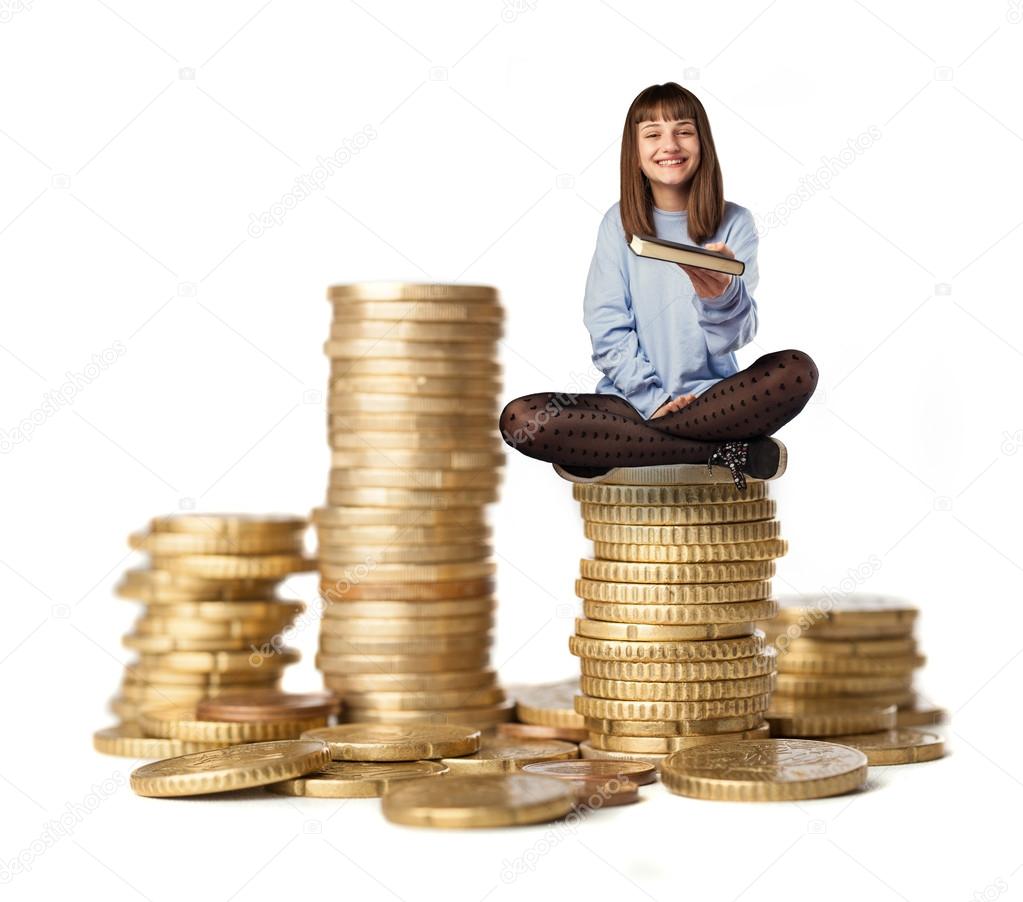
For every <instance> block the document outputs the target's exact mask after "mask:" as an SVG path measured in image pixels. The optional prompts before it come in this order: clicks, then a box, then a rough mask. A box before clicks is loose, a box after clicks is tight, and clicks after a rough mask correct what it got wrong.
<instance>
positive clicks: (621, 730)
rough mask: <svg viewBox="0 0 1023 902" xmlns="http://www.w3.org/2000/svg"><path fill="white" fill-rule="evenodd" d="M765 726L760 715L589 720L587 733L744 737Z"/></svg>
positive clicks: (586, 723) (594, 718) (586, 722)
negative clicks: (762, 725)
mask: <svg viewBox="0 0 1023 902" xmlns="http://www.w3.org/2000/svg"><path fill="white" fill-rule="evenodd" d="M763 722H764V717H763V715H762V714H760V713H754V714H743V715H739V716H737V717H718V718H711V719H710V720H607V719H600V718H596V717H587V718H586V720H585V726H586V729H587V730H589V731H590V732H592V733H603V734H605V735H607V736H710V735H721V734H723V733H743V732H745V731H746V730H753V729H756V728H757V727H759V726H760V725H761V724H762V723H763Z"/></svg>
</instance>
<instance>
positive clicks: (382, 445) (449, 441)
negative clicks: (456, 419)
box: [327, 419, 506, 454]
mask: <svg viewBox="0 0 1023 902" xmlns="http://www.w3.org/2000/svg"><path fill="white" fill-rule="evenodd" d="M473 422H474V423H475V422H476V421H475V419H474V420H473ZM493 425H494V424H493V422H491V423H490V424H489V425H488V424H485V423H484V424H480V425H479V426H476V425H474V426H473V428H472V429H469V430H466V429H459V428H457V427H451V428H448V427H447V426H445V425H443V424H441V425H440V426H438V425H436V424H434V426H433V427H432V428H431V427H429V426H417V427H415V431H414V432H410V431H408V430H406V431H404V432H402V431H400V430H395V429H392V428H389V426H385V427H383V428H382V429H381V428H380V427H379V426H372V425H366V424H364V425H363V426H362V428H361V429H359V430H358V431H352V430H350V429H347V428H344V427H340V428H338V429H332V430H331V431H330V432H329V433H328V435H327V441H328V443H329V445H330V447H331V448H332V449H333V450H334V451H365V450H366V449H367V448H372V449H373V450H374V452H376V453H385V454H389V453H390V452H391V451H392V450H396V449H398V450H407V451H411V450H419V451H431V452H432V451H492V452H501V453H503V451H502V448H504V447H506V446H505V445H504V444H503V442H502V441H501V439H500V437H499V433H498V431H497V430H496V429H495V428H493Z"/></svg>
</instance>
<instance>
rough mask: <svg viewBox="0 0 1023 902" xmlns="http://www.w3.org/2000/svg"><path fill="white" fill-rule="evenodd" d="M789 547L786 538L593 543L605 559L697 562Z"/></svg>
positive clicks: (779, 552)
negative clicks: (701, 542) (711, 542)
mask: <svg viewBox="0 0 1023 902" xmlns="http://www.w3.org/2000/svg"><path fill="white" fill-rule="evenodd" d="M788 547H789V546H788V540H787V539H765V540H764V541H762V542H735V543H733V544H731V545H625V544H621V543H614V542H594V543H593V553H594V554H595V555H596V556H597V557H598V558H600V559H601V560H605V561H639V562H643V563H654V564H674V563H683V564H695V563H723V562H728V561H741V562H745V561H766V560H773V559H775V558H780V557H782V556H783V555H784V554H786V552H787V551H788Z"/></svg>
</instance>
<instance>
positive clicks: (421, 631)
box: [320, 614, 494, 639]
mask: <svg viewBox="0 0 1023 902" xmlns="http://www.w3.org/2000/svg"><path fill="white" fill-rule="evenodd" d="M493 626H494V618H493V617H492V616H491V615H490V614H485V615H483V616H477V617H469V616H464V617H430V618H427V617H412V618H409V619H407V620H405V619H402V618H398V617H391V618H389V619H370V618H368V617H346V618H340V617H330V618H324V619H323V620H322V621H320V635H322V636H341V637H343V638H348V639H359V638H365V637H368V636H372V637H374V638H377V637H387V636H390V637H396V638H401V639H412V638H417V637H419V638H422V637H426V636H455V635H462V634H467V633H468V634H474V633H488V632H489V631H490V630H491V629H492V628H493Z"/></svg>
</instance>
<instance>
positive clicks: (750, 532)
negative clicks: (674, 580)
mask: <svg viewBox="0 0 1023 902" xmlns="http://www.w3.org/2000/svg"><path fill="white" fill-rule="evenodd" d="M780 532H781V523H779V522H778V521H777V520H756V521H753V522H750V523H715V524H710V525H707V526H629V525H625V524H618V523H594V522H588V523H586V525H585V528H584V533H585V535H586V538H588V539H593V540H594V541H595V542H611V543H619V544H628V545H723V544H727V545H731V544H736V543H743V542H762V541H764V540H766V539H774V538H777V537H778V536H779V534H780Z"/></svg>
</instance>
